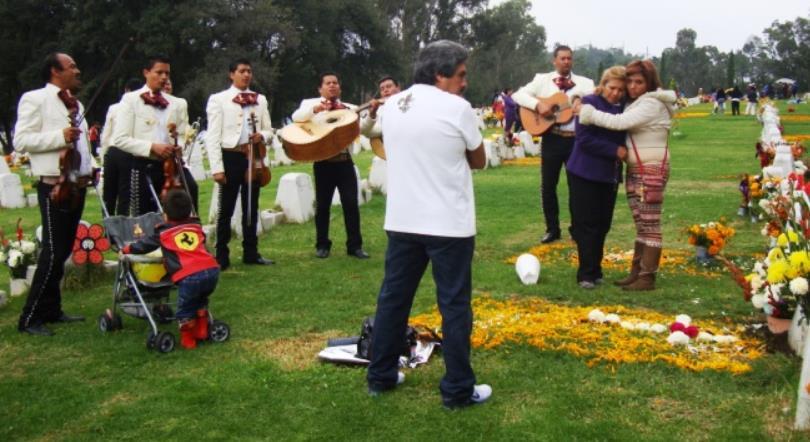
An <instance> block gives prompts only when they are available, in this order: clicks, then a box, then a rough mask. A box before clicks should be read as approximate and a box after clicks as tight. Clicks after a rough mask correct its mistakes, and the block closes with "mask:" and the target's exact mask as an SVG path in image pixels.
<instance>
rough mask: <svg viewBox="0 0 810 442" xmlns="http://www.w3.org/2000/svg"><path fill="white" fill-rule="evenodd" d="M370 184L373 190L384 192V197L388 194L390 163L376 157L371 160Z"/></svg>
mask: <svg viewBox="0 0 810 442" xmlns="http://www.w3.org/2000/svg"><path fill="white" fill-rule="evenodd" d="M368 184H369V186H370V187H371V188H372V189H377V190H379V191H380V192H382V194H383V195H385V194H386V193H387V192H388V185H387V184H388V163H387V162H386V161H385V160H384V159H382V158H380V157H378V156H376V155H375V156H374V158H373V159H372V160H371V171H370V172H369V174H368Z"/></svg>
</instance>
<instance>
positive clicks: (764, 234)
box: [757, 226, 768, 264]
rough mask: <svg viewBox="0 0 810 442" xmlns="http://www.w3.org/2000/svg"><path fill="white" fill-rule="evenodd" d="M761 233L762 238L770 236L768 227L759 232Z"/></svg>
mask: <svg viewBox="0 0 810 442" xmlns="http://www.w3.org/2000/svg"><path fill="white" fill-rule="evenodd" d="M759 233H760V234H761V235H762V236H768V226H765V227H763V228H762V230H760V231H759ZM757 264H759V263H757Z"/></svg>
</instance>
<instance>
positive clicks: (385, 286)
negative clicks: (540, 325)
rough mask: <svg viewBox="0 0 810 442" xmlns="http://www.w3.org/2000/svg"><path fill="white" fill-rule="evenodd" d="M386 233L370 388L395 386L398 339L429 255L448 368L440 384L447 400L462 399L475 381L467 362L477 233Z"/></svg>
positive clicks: (373, 342)
mask: <svg viewBox="0 0 810 442" xmlns="http://www.w3.org/2000/svg"><path fill="white" fill-rule="evenodd" d="M386 233H387V234H388V249H387V250H386V252H385V277H384V279H383V283H382V288H380V294H379V297H378V298H377V315H376V317H375V319H374V336H373V340H372V344H371V364H370V365H369V367H368V376H367V380H368V385H369V388H370V389H372V390H376V391H382V390H388V389H391V388H393V387H395V386H396V380H397V370H398V369H399V364H398V362H399V350H400V349H401V348H402V345H401V344H400V343H401V342H402V339H404V336H405V330H406V328H407V326H408V316H409V315H410V312H411V307H412V306H413V298H414V295H415V294H416V289H417V288H418V287H419V281H420V280H421V279H422V275H424V273H425V269H426V268H427V265H428V261H431V262H432V263H433V280H434V281H435V282H436V295H437V296H436V298H437V302H438V304H439V312H440V313H441V315H442V353H443V354H444V365H445V369H446V371H445V375H444V377H443V378H442V380H441V383H440V384H439V390H440V391H441V393H442V398H443V400H444V401H445V403H453V402H459V403H463V402H465V401H467V400H468V399H469V398H470V396H472V393H473V387H474V386H475V373H473V370H472V366H470V334H471V333H472V321H473V315H472V306H471V305H470V298H471V293H472V257H473V251H474V249H475V237H474V236H471V237H468V238H448V237H441V236H428V235H416V234H411V233H399V232H386Z"/></svg>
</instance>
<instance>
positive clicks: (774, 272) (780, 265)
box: [768, 259, 790, 284]
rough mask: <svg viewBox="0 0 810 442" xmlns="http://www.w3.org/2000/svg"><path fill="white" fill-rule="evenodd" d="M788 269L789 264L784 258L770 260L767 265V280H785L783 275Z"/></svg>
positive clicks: (773, 281) (777, 281) (773, 282)
mask: <svg viewBox="0 0 810 442" xmlns="http://www.w3.org/2000/svg"><path fill="white" fill-rule="evenodd" d="M789 271H790V265H789V264H788V263H787V261H785V260H781V259H780V260H777V261H775V262H771V265H770V267H768V282H770V283H771V284H777V283H780V282H784V281H785V276H786V275H787V273H788V272H789Z"/></svg>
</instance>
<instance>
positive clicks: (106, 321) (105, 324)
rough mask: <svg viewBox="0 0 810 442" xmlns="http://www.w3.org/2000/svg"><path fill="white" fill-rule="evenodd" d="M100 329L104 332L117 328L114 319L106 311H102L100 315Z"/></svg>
mask: <svg viewBox="0 0 810 442" xmlns="http://www.w3.org/2000/svg"><path fill="white" fill-rule="evenodd" d="M98 329H99V331H100V332H102V333H107V332H111V331H113V330H115V328H114V326H113V321H112V319H110V317H109V316H107V314H106V313H102V314H101V315H99V317H98Z"/></svg>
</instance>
